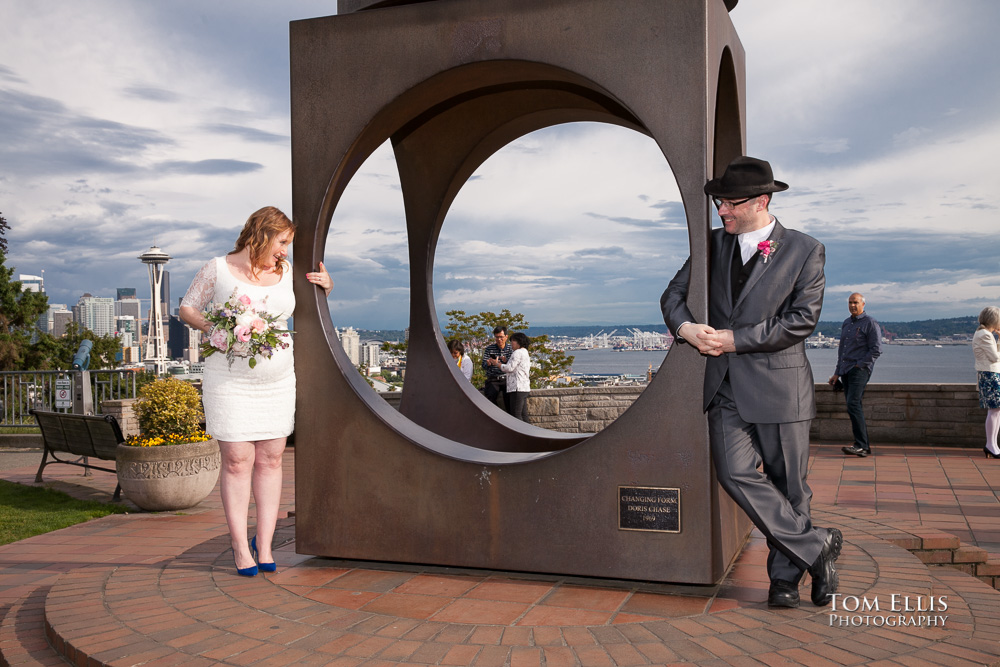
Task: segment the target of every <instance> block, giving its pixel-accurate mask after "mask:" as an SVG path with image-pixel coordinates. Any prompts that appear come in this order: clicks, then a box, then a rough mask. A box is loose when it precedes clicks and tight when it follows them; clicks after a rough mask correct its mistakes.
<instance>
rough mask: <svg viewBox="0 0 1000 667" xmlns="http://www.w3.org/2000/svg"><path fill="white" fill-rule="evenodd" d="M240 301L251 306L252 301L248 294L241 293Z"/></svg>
mask: <svg viewBox="0 0 1000 667" xmlns="http://www.w3.org/2000/svg"><path fill="white" fill-rule="evenodd" d="M240 303H242V304H243V305H244V306H249V305H250V303H251V302H250V297H248V296H247V295H246V294H241V295H240Z"/></svg>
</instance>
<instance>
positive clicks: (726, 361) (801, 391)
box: [660, 156, 843, 607]
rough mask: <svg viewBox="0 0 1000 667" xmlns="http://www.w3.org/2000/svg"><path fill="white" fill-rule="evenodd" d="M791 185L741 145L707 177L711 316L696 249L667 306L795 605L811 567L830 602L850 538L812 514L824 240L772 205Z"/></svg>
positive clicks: (737, 490)
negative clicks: (808, 344) (702, 312)
mask: <svg viewBox="0 0 1000 667" xmlns="http://www.w3.org/2000/svg"><path fill="white" fill-rule="evenodd" d="M786 189H788V186H787V185H786V184H785V183H782V182H781V181H775V180H774V177H773V175H772V173H771V165H770V164H768V163H767V162H765V161H764V160H758V159H756V158H752V157H745V156H744V157H738V158H736V159H735V160H733V161H732V162H731V163H730V164H729V166H728V167H726V171H725V173H724V174H723V175H722V178H716V179H713V180H710V181H709V182H708V183H707V184H706V185H705V194H707V195H710V196H711V197H712V201H713V202H714V203H715V206H716V207H717V208H718V211H719V217H720V218H722V224H723V226H724V229H714V230H712V236H711V250H710V257H709V266H710V276H709V292H708V293H709V306H708V310H709V312H708V323H707V324H700V323H698V322H697V321H696V320H695V317H694V316H693V315H692V314H691V311H690V310H688V307H687V304H686V299H687V293H688V285H689V284H690V281H691V260H690V258H689V259H688V261H687V262H685V264H684V266H683V267H682V268H681V270H680V271H678V272H677V275H676V276H674V279H673V280H671V281H670V284H669V285H668V286H667V289H666V291H665V292H664V293H663V296H662V297H661V298H660V308H661V309H662V311H663V319H664V321H665V322H666V323H667V325H668V326H669V327H670V329H671V331H673V332H674V335H675V336H676V337H677V339H678V341H679V342H686V343H689V344H691V345H693V346H695V347H696V348H698V350H699V351H700V352H701V353H702V354H704V355H707V357H708V359H707V364H706V368H705V387H704V409H705V410H707V411H708V424H709V440H710V443H711V450H712V458H713V460H714V462H715V472H716V477H717V478H718V480H719V483H720V484H721V485H722V487H723V488H724V489H725V490H726V492H727V493H728V494H729V495H730V496H732V498H733V500H734V501H736V504H738V505H739V506H740V507H741V508H742V509H743V511H744V512H746V513H747V516H749V517H750V520H751V521H753V523H754V525H756V526H757V528H758V529H760V531H761V532H762V533H763V534H764V536H765V537H766V538H767V541H768V546H769V548H770V553H769V555H768V560H767V568H768V574H769V576H770V580H771V585H770V589H769V591H768V599H767V601H768V605H769V606H772V607H797V606H798V604H799V589H798V584H799V581H800V580H801V579H802V575H803V573H804V572H805V571H807V570H808V572H809V574H810V575H811V576H812V596H811V597H812V601H813V604H815V605H817V606H823V605H826V604H827V603H828V602H829V601H830V599H831V595H832V594H833V593H835V592H836V591H837V570H836V568H835V567H834V563H835V561H836V560H837V557H838V556H839V555H840V549H841V545H842V543H843V536H842V535H841V533H840V531H839V530H837V529H836V528H831V529H827V528H817V527H816V526H813V525H812V521H811V519H810V516H809V501H810V499H811V498H812V491H811V490H810V489H809V485H808V484H807V483H806V472H807V465H808V460H809V423H810V420H812V418H813V417H814V416H815V414H816V403H815V393H814V387H813V376H812V369H811V368H810V367H809V362H808V360H807V359H806V353H805V339H806V338H807V337H808V336H809V335H810V334H811V333H812V332H813V330H814V329H815V328H816V323H817V321H818V319H819V313H820V308H821V306H822V305H823V289H824V287H825V285H826V279H825V278H824V276H823V264H824V262H825V250H824V248H823V245H822V244H821V243H819V242H818V241H816V240H815V239H813V238H812V237H809V236H806V235H805V234H802V233H801V232H797V231H794V230H791V229H785V228H784V227H782V226H781V223H779V222H778V221H777V220H776V219H775V218H774V216H772V215H771V214H770V212H769V211H768V206H769V205H770V203H771V196H772V194H773V193H775V192H781V191H783V190H786ZM759 466H763V472H761V471H760V470H758V467H759Z"/></svg>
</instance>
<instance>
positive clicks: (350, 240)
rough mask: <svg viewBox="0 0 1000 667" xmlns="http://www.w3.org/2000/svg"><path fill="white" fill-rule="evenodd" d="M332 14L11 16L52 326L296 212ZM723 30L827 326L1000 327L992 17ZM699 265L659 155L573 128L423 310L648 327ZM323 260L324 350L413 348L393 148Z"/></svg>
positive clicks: (787, 22) (798, 14) (464, 220)
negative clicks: (382, 339)
mask: <svg viewBox="0 0 1000 667" xmlns="http://www.w3.org/2000/svg"><path fill="white" fill-rule="evenodd" d="M449 1H451V0H449ZM456 1H460V0H456ZM390 11H391V10H390ZM335 13H336V2H335V0H324V1H322V2H321V1H318V0H296V1H295V2H280V3H278V2H271V1H264V0H239V1H237V0H213V1H212V2H192V1H190V0H171V1H170V2H152V1H148V0H146V1H143V0H131V1H126V0H47V1H46V2H36V1H35V0H2V2H0V214H2V215H3V216H4V217H5V218H6V219H7V222H8V224H9V225H10V227H11V229H10V231H9V232H8V234H7V238H8V244H9V252H8V258H7V265H8V266H14V267H16V272H17V273H19V274H32V275H38V274H40V273H41V272H42V271H43V270H44V275H45V286H46V291H47V293H48V294H49V300H50V303H65V304H67V305H73V304H75V303H76V302H77V300H78V299H79V298H80V296H81V295H82V294H83V293H85V292H87V293H91V294H94V295H95V296H111V297H113V296H114V295H115V288H117V287H136V288H137V289H138V292H139V294H140V296H142V297H143V298H146V299H148V297H149V281H148V278H147V276H146V271H145V268H144V266H143V265H142V264H141V263H140V262H139V261H138V259H137V257H138V255H140V254H142V253H143V252H145V251H146V250H147V249H148V248H149V247H150V246H151V245H154V244H155V245H158V246H160V247H161V248H162V249H163V250H165V251H166V252H167V253H169V254H170V255H171V257H172V259H171V261H170V263H169V264H168V265H167V267H166V268H167V269H168V270H169V271H170V275H171V301H172V302H173V307H176V304H177V299H178V298H179V297H180V296H182V295H183V292H184V291H185V290H186V289H187V286H188V285H189V284H190V282H191V279H192V278H193V277H194V274H195V272H196V271H197V270H198V268H199V267H200V266H201V265H202V264H204V263H205V262H206V261H207V260H208V259H209V258H211V257H214V256H218V255H221V254H224V253H225V252H228V251H229V250H230V249H231V248H232V245H233V242H234V241H235V239H236V236H237V235H238V233H239V230H240V228H241V227H242V225H243V222H244V221H245V220H246V218H247V216H248V215H249V214H250V213H251V212H253V211H254V210H256V209H257V208H259V207H261V206H264V205H268V204H272V205H276V206H278V207H279V208H282V209H283V210H285V211H287V212H290V211H291V175H290V174H291V165H290V149H289V135H290V127H289V110H288V108H289V99H288V88H289V82H288V22H289V21H291V20H298V19H303V18H311V17H316V16H326V15H331V14H335ZM731 17H732V20H733V23H734V24H735V26H736V28H737V31H738V33H739V35H740V39H741V41H742V43H743V46H744V49H745V51H746V61H747V72H746V74H747V152H748V154H750V155H754V156H757V157H761V158H764V159H767V160H769V161H770V162H771V164H772V167H773V169H774V172H775V177H776V178H778V179H779V180H783V181H785V182H787V183H789V184H790V186H791V187H790V189H789V191H788V192H786V193H781V194H780V195H778V196H777V197H776V198H775V200H774V203H773V205H772V212H773V213H774V214H775V215H776V216H777V217H778V218H779V219H780V220H781V221H782V224H784V225H786V226H787V227H791V228H794V229H799V230H801V231H804V232H806V233H808V234H811V235H813V236H815V237H816V238H817V239H819V240H820V241H822V242H823V243H824V244H825V245H826V248H827V267H826V272H827V293H826V294H827V296H826V303H825V304H824V309H823V313H822V317H821V319H823V320H826V321H836V320H841V319H843V318H844V317H846V316H847V315H848V312H847V297H848V295H849V294H850V293H851V292H854V291H861V292H863V293H864V294H865V296H866V298H867V303H868V311H869V312H870V313H871V314H872V315H873V316H875V317H876V318H877V319H881V320H885V321H909V320H920V319H929V318H941V317H958V316H965V315H974V314H976V313H978V312H979V310H980V309H981V308H983V307H984V306H987V305H996V304H998V303H1000V234H997V232H996V227H997V222H998V219H1000V187H998V186H1000V170H998V168H997V156H998V155H1000V85H998V84H997V82H998V81H1000V50H998V49H996V48H995V45H994V33H995V30H996V27H997V26H1000V3H997V2H995V0H879V2H872V1H871V0H838V1H837V2H819V1H818V0H741V2H740V3H739V4H738V5H737V7H736V8H735V9H734V10H733V12H732V13H731ZM715 223H716V225H717V224H718V220H715ZM687 254H688V240H687V232H686V227H685V223H684V212H683V207H682V205H681V203H680V201H679V196H678V194H677V190H676V186H675V181H674V175H673V173H672V172H671V170H670V166H669V165H668V164H667V162H666V160H665V159H664V157H663V155H662V153H661V152H660V151H659V149H658V148H657V147H656V145H655V143H654V142H653V141H652V140H651V139H649V138H648V137H645V136H643V135H640V134H638V133H636V132H633V131H630V130H626V129H622V128H618V127H612V126H607V125H600V124H570V125H561V126H557V127H553V128H549V129H546V130H543V131H540V132H536V133H533V134H530V135H527V136H525V137H522V138H520V139H518V140H517V141H515V142H513V143H512V144H510V145H508V146H507V147H505V148H504V149H502V150H501V151H500V152H498V153H497V154H495V155H494V156H493V157H491V158H490V159H489V160H488V161H487V162H486V163H485V164H484V165H483V166H482V167H481V168H480V170H479V171H478V172H477V173H476V174H475V175H474V176H473V177H472V178H471V179H470V180H469V181H468V182H467V183H466V185H465V186H464V187H463V189H462V191H461V192H460V193H459V195H458V198H457V199H456V201H455V202H454V204H453V206H452V208H451V209H450V211H449V213H448V216H447V218H446V219H445V223H444V228H443V230H442V233H441V237H440V241H439V245H438V249H437V253H436V256H435V271H434V300H435V305H436V307H437V310H438V312H439V314H441V317H442V323H444V316H443V313H444V312H445V311H448V310H452V309H462V310H466V311H467V312H478V311H482V310H491V311H498V310H500V309H502V308H509V309H511V310H512V311H515V312H522V313H524V314H525V316H526V318H527V319H528V321H529V322H531V324H532V325H533V326H543V325H568V324H601V325H603V324H639V323H658V322H661V321H662V320H661V316H660V313H659V306H658V300H659V296H660V294H661V292H662V291H663V289H664V287H665V286H666V284H667V282H669V280H670V278H671V277H672V276H673V274H674V272H675V271H676V270H677V269H678V268H679V267H680V265H681V264H682V263H683V261H684V259H685V257H686V256H687ZM325 260H326V264H327V267H328V269H329V270H330V273H331V275H332V276H333V279H334V282H335V287H334V292H333V294H332V295H331V297H330V309H331V314H332V317H333V320H334V323H335V324H336V325H337V326H348V325H350V326H354V327H356V328H364V329H379V328H381V329H386V328H390V329H401V328H403V327H405V326H406V325H407V323H408V303H409V297H408V295H409V274H408V265H407V252H406V233H405V225H404V221H403V210H402V198H401V195H400V190H399V180H398V176H397V175H396V170H395V165H394V162H393V158H392V152H391V149H390V148H389V147H388V146H387V145H386V146H383V147H382V148H381V149H379V150H378V151H376V152H375V153H374V154H373V155H372V156H371V157H370V158H369V159H368V161H367V162H366V163H365V165H364V167H363V168H362V170H361V171H360V172H359V173H358V174H357V175H356V176H355V177H354V179H353V180H352V182H351V184H350V186H349V187H348V190H347V192H346V193H345V196H344V198H343V200H342V201H341V202H340V204H339V206H338V208H337V210H336V212H335V214H334V218H333V221H332V223H331V229H330V233H329V241H328V244H327V248H326V254H325Z"/></svg>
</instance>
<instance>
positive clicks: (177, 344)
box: [167, 315, 201, 364]
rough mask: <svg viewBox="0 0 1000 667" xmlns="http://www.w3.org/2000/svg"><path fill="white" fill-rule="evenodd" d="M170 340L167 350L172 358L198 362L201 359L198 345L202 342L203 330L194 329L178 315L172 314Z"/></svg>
mask: <svg viewBox="0 0 1000 667" xmlns="http://www.w3.org/2000/svg"><path fill="white" fill-rule="evenodd" d="M169 329H170V340H169V341H168V342H167V351H168V353H169V354H170V358H171V359H181V360H183V361H186V362H188V363H189V364H190V363H196V362H197V361H198V360H199V359H200V353H199V351H198V346H199V345H200V344H201V332H200V331H197V330H195V329H192V328H191V327H189V326H188V325H187V323H185V322H184V320H182V319H181V318H180V317H178V316H177V315H171V316H170V324H169Z"/></svg>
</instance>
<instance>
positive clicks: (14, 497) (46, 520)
mask: <svg viewBox="0 0 1000 667" xmlns="http://www.w3.org/2000/svg"><path fill="white" fill-rule="evenodd" d="M128 511H129V508H128V507H123V506H122V505H118V504H114V505H113V504H110V503H99V502H95V501H92V500H76V499H75V498H71V497H70V496H68V495H66V494H65V493H63V492H62V491H54V490H53V489H46V488H42V487H36V486H25V485H23V484H15V483H13V482H7V481H5V480H0V544H10V543H11V542H17V541H18V540H23V539H25V538H26V537H32V536H33V535H41V534H42V533H48V532H50V531H53V530H59V529H60V528H65V527H66V526H72V525H73V524H77V523H82V522H84V521H89V520H90V519H96V518H99V517H102V516H107V515H108V514H124V513H127V512H128Z"/></svg>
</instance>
